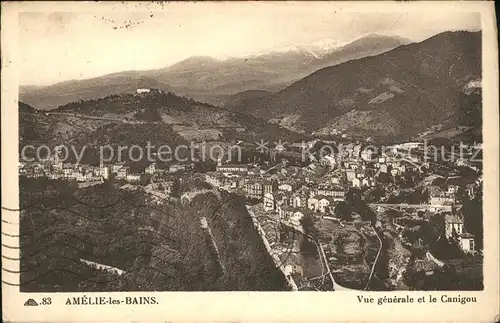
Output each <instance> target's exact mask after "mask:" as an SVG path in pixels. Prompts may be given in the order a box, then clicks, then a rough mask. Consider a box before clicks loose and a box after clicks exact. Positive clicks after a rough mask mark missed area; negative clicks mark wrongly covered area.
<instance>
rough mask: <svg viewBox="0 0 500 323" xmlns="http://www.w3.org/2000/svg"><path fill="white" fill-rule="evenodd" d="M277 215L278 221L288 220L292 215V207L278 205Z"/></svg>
mask: <svg viewBox="0 0 500 323" xmlns="http://www.w3.org/2000/svg"><path fill="white" fill-rule="evenodd" d="M277 211H278V214H279V216H280V219H285V220H288V219H290V217H291V216H292V215H293V213H294V209H293V207H291V206H290V205H280V206H279V208H277Z"/></svg>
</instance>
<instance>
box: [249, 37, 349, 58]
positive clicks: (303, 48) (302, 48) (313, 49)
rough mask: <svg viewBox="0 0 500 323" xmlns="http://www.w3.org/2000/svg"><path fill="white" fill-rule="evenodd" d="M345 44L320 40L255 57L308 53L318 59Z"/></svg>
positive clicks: (275, 49)
mask: <svg viewBox="0 0 500 323" xmlns="http://www.w3.org/2000/svg"><path fill="white" fill-rule="evenodd" d="M344 44H345V43H343V42H339V41H336V40H333V39H320V40H316V41H314V42H312V43H307V44H299V45H289V46H285V47H279V48H273V49H271V50H269V51H266V52H262V53H259V54H257V55H254V57H259V56H263V55H269V54H274V53H307V54H310V55H311V56H313V57H315V58H317V59H318V58H321V57H323V56H324V55H325V54H328V53H330V52H331V51H332V50H334V49H336V48H338V47H341V46H342V45H344Z"/></svg>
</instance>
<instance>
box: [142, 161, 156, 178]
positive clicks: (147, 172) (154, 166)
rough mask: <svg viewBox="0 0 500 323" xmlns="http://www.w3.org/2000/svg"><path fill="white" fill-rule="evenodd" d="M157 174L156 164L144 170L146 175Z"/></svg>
mask: <svg viewBox="0 0 500 323" xmlns="http://www.w3.org/2000/svg"><path fill="white" fill-rule="evenodd" d="M155 172H156V163H152V164H151V165H149V166H148V167H146V168H145V169H144V173H146V174H150V175H153V174H154V173H155Z"/></svg>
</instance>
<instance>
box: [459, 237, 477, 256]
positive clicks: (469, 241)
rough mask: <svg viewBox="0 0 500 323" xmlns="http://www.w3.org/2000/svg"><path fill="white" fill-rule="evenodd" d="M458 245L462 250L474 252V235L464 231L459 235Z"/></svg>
mask: <svg viewBox="0 0 500 323" xmlns="http://www.w3.org/2000/svg"><path fill="white" fill-rule="evenodd" d="M459 246H460V249H462V250H463V251H464V252H474V248H475V246H474V235H472V234H470V233H467V232H464V233H462V234H461V235H460V237H459Z"/></svg>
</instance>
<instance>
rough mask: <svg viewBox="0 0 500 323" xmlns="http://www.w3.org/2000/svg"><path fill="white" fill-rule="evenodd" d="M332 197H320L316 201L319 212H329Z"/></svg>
mask: <svg viewBox="0 0 500 323" xmlns="http://www.w3.org/2000/svg"><path fill="white" fill-rule="evenodd" d="M333 203H334V201H333V199H332V198H330V197H327V196H324V197H321V199H319V201H318V206H319V211H320V212H321V213H330V206H333Z"/></svg>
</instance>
